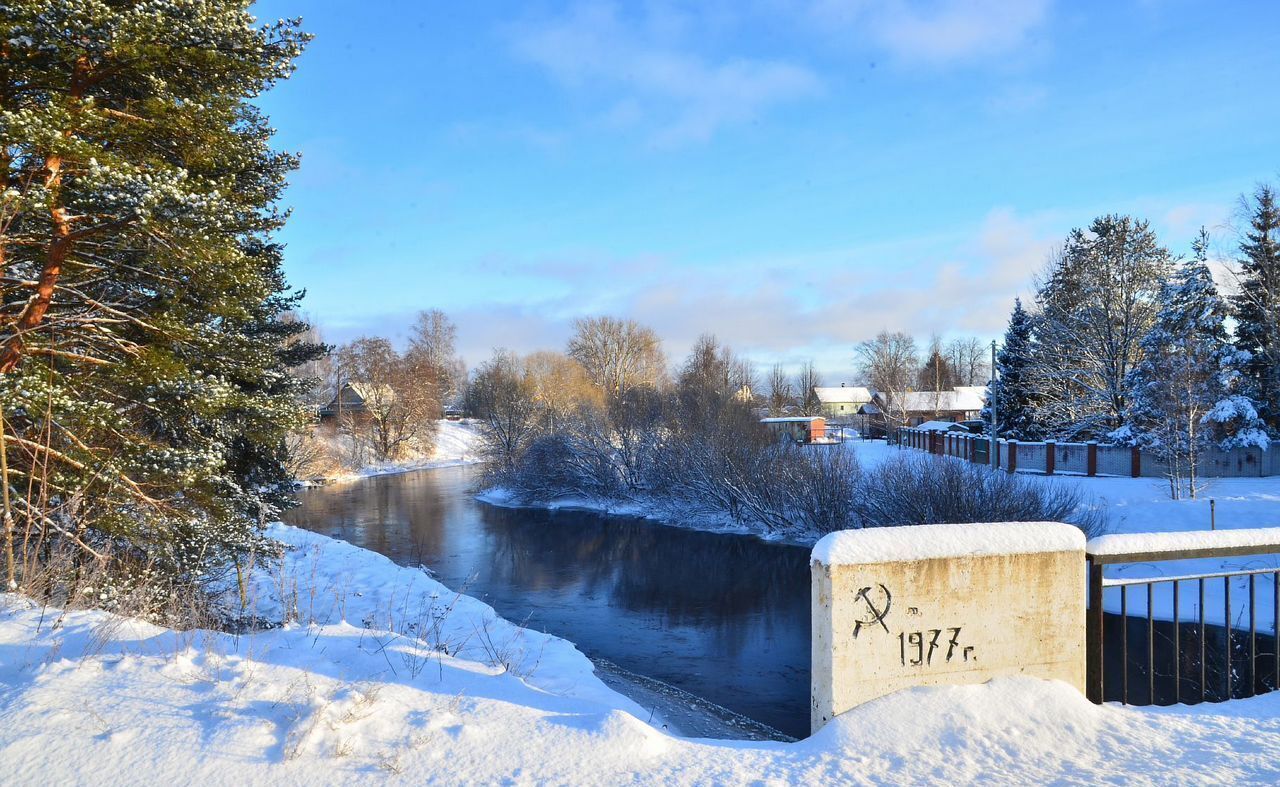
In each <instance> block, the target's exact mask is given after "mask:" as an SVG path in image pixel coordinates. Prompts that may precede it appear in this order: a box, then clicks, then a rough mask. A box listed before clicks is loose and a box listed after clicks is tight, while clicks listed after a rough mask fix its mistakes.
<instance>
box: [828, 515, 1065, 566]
mask: <svg viewBox="0 0 1280 787" xmlns="http://www.w3.org/2000/svg"><path fill="white" fill-rule="evenodd" d="M1084 544H1085V538H1084V533H1082V532H1081V531H1080V529H1079V528H1077V527H1074V526H1073V525H1064V524H1062V523H1060V522H1002V523H993V524H963V525H908V526H906V527H870V528H864V529H862V530H841V531H839V532H837V533H830V534H828V535H826V536H823V538H822V540H821V541H819V542H818V543H817V544H816V545H814V547H813V552H812V554H811V556H810V560H811V561H812V562H814V563H822V564H824V565H827V566H844V565H856V564H859V563H905V562H910V561H916V560H932V559H934V558H941V557H979V556H983V555H1016V554H1024V553H1038V552H1069V551H1075V550H1080V551H1083V550H1084Z"/></svg>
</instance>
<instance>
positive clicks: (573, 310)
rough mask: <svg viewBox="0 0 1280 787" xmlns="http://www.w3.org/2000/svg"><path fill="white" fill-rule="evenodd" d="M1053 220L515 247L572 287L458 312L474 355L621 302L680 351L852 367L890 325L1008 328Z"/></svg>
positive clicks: (1003, 216)
mask: <svg viewBox="0 0 1280 787" xmlns="http://www.w3.org/2000/svg"><path fill="white" fill-rule="evenodd" d="M1050 223H1051V222H1049V221H1047V220H1044V219H1043V217H1024V216H1020V215H1018V214H1016V213H1014V212H1013V211H1011V210H1007V209H997V210H993V211H991V212H990V213H988V214H987V216H986V217H985V218H984V220H983V221H982V223H981V224H980V225H979V226H977V227H975V228H973V229H972V230H971V231H969V232H968V233H966V234H962V235H959V236H956V237H950V238H938V239H935V240H934V241H933V242H932V243H931V244H929V245H930V247H932V248H935V249H948V250H950V251H946V252H942V253H938V252H935V253H933V254H929V253H924V252H922V251H921V249H920V247H919V246H918V245H917V240H916V239H914V238H913V239H904V240H903V241H901V242H900V243H880V244H876V245H874V246H866V247H861V248H855V249H846V250H834V251H828V252H824V253H822V254H820V255H816V256H815V257H814V258H812V259H810V258H803V259H801V258H787V259H767V258H766V259H760V260H754V259H753V260H732V261H729V262H726V263H724V264H721V265H715V266H703V267H690V266H686V265H681V264H680V262H678V261H675V260H672V259H670V258H663V257H660V256H639V257H629V258H609V257H607V256H604V255H589V254H580V255H577V256H575V257H574V258H571V259H564V258H557V259H554V260H533V261H518V260H516V261H511V262H510V264H509V265H508V266H507V267H508V268H509V269H510V271H511V272H512V274H513V275H515V274H518V275H519V276H520V277H532V278H534V279H537V280H539V281H541V282H542V283H543V285H544V286H545V285H547V284H550V285H551V286H550V287H546V289H547V290H549V291H555V292H563V293H564V294H562V295H554V296H548V297H543V298H539V299H533V298H529V297H525V298H514V297H513V298H511V299H509V300H507V301H505V302H497V303H490V304H482V305H476V306H471V307H467V308H462V309H450V310H449V312H450V315H451V316H452V317H453V318H454V320H455V321H456V322H457V324H458V328H459V330H458V338H459V342H460V350H461V351H462V353H463V355H464V356H465V357H466V359H467V361H468V362H469V363H471V364H476V363H478V362H480V361H482V360H483V359H484V358H486V357H488V355H489V353H490V352H491V351H492V349H493V348H495V347H505V348H507V349H511V350H514V351H516V352H521V353H524V352H531V351H533V350H538V349H547V348H560V347H563V346H564V344H565V342H566V341H567V339H568V337H569V334H570V331H571V325H572V322H573V320H574V319H575V318H576V317H580V316H586V315H590V314H612V315H618V316H624V317H630V318H634V319H636V320H639V321H640V322H643V323H645V324H647V325H650V326H652V327H653V328H654V329H655V330H656V331H658V333H659V335H660V336H661V337H662V338H663V340H664V348H665V350H666V352H667V354H668V356H669V358H670V359H671V360H672V361H673V362H677V361H679V360H680V358H682V357H683V356H684V355H685V354H686V353H687V352H688V351H689V348H690V347H691V345H692V344H693V342H694V340H695V339H696V338H697V337H698V335H699V334H702V333H714V334H716V335H717V336H718V337H720V339H721V340H723V341H725V342H726V343H728V344H729V345H731V346H733V347H734V348H735V349H737V350H739V351H741V352H744V353H746V354H747V355H748V356H749V357H752V358H753V359H755V360H757V361H758V362H759V363H761V364H762V365H763V364H768V363H773V362H775V361H790V362H795V361H799V360H803V359H807V358H813V359H815V360H817V361H818V362H819V364H820V366H821V367H823V368H824V369H825V370H826V371H827V372H828V374H829V375H830V376H832V377H833V378H835V377H837V376H838V375H844V374H846V373H847V372H848V371H849V370H850V369H851V366H852V356H853V346H854V345H855V344H856V343H857V342H859V341H862V340H864V339H867V338H870V337H871V336H874V335H875V334H876V333H877V332H878V331H880V330H882V329H889V330H895V331H906V332H908V333H911V334H913V335H915V336H917V337H918V338H920V339H921V340H923V339H924V338H926V337H927V336H929V334H931V333H935V332H937V333H941V334H943V335H978V336H986V337H995V336H997V335H999V334H1000V333H1001V332H1002V331H1003V330H1004V327H1005V324H1006V322H1007V320H1008V315H1009V311H1010V309H1011V308H1012V306H1013V299H1014V297H1015V296H1017V295H1022V296H1024V297H1025V296H1027V295H1029V294H1030V293H1031V291H1032V286H1031V281H1032V277H1033V276H1034V274H1035V273H1036V272H1037V271H1038V270H1039V269H1040V268H1041V266H1042V265H1043V264H1044V261H1045V255H1046V254H1047V252H1048V251H1049V249H1050V248H1051V247H1052V245H1053V243H1054V242H1055V241H1056V240H1057V238H1058V232H1057V231H1056V230H1054V229H1052V228H1050V226H1049V225H1050ZM877 261H878V262H879V263H880V264H875V263H876V262H877ZM744 271H750V272H751V273H750V275H744V273H743V272H744ZM797 272H801V273H797ZM561 285H563V286H561ZM411 319H412V315H410V314H404V315H398V316H396V315H388V316H385V317H383V318H381V319H380V320H378V321H376V323H370V324H368V325H367V327H362V328H360V329H359V330H364V331H365V332H370V331H372V332H375V333H376V332H381V333H384V334H385V335H391V336H395V335H397V334H398V333H399V332H400V331H401V330H402V327H401V326H404V325H408V324H409V322H411ZM356 331H357V328H356V326H349V327H347V328H346V329H345V330H344V331H341V332H340V333H341V334H342V335H332V336H328V338H329V339H330V340H331V341H341V340H344V339H348V338H350V336H348V335H345V334H347V333H354V332H356Z"/></svg>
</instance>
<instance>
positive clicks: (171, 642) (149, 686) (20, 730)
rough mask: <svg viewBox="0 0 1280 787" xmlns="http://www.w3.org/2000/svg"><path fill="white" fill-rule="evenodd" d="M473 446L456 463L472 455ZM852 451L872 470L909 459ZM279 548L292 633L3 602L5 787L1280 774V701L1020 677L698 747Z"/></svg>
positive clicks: (1141, 506)
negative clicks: (1137, 700) (239, 631)
mask: <svg viewBox="0 0 1280 787" xmlns="http://www.w3.org/2000/svg"><path fill="white" fill-rule="evenodd" d="M449 427H450V428H452V427H454V425H452V424H451V425H449ZM459 428H461V427H459ZM442 434H445V432H443V431H442ZM453 436H454V437H457V438H458V439H457V442H456V443H455V444H454V447H453V448H450V449H446V450H447V451H449V452H450V453H449V457H448V458H446V457H438V459H439V460H440V461H449V459H454V460H457V461H462V460H465V458H466V457H467V456H468V453H469V451H470V446H471V443H470V442H469V440H470V438H469V436H467V435H462V434H457V435H453ZM851 448H852V450H857V451H858V452H859V458H860V459H861V460H862V461H863V464H864V465H868V464H874V463H876V462H878V461H882V460H883V459H884V458H885V457H887V456H889V455H891V454H892V452H894V451H897V450H898V449H896V448H892V447H889V446H885V445H884V444H883V443H861V444H851ZM1049 482H1050V483H1068V484H1080V485H1086V486H1087V489H1086V491H1087V492H1088V493H1089V494H1091V495H1093V496H1096V497H1098V498H1099V499H1100V500H1102V501H1105V504H1106V505H1107V506H1108V507H1109V508H1110V509H1111V510H1112V512H1113V530H1116V531H1120V532H1142V531H1145V530H1180V531H1192V530H1203V529H1206V528H1207V527H1208V503H1207V500H1206V501H1170V500H1168V498H1167V496H1166V494H1165V492H1164V488H1163V486H1162V485H1161V484H1159V483H1157V482H1154V481H1151V480H1147V479H1139V480H1134V479H1085V478H1057V479H1052V480H1050V481H1049ZM1209 494H1210V495H1211V496H1212V497H1213V498H1214V499H1215V500H1216V501H1217V521H1218V526H1219V527H1222V528H1245V527H1258V526H1262V525H1268V524H1275V525H1280V480H1277V479H1255V480H1248V479H1232V480H1224V481H1221V482H1217V483H1216V484H1215V486H1214V487H1213V489H1212V490H1211V491H1210V493H1209ZM272 535H273V536H274V537H275V538H277V539H279V540H281V541H283V542H285V543H286V544H289V545H291V547H292V549H291V550H290V551H289V552H288V554H287V557H286V558H285V560H284V561H282V563H281V566H280V567H279V568H276V569H272V570H270V571H259V572H258V573H257V574H256V575H255V577H254V581H253V583H252V585H251V592H250V594H249V596H250V606H251V609H250V610H249V611H250V612H253V613H255V614H257V615H259V616H262V617H265V618H273V619H281V618H291V619H293V622H291V623H289V624H288V625H285V626H284V627H282V628H278V629H274V630H269V631H264V632H259V633H254V634H245V635H238V636H237V635H231V634H223V633H217V632H209V631H196V632H177V631H171V630H168V629H164V628H160V627H157V626H153V625H150V624H147V623H143V622H140V621H137V620H131V619H126V618H121V617H116V616H113V615H110V614H108V613H104V612H95V611H72V612H63V611H60V610H57V609H53V608H42V607H39V606H37V605H36V604H35V603H34V602H32V601H31V600H29V599H25V598H22V597H18V596H15V595H12V594H5V595H0V763H3V772H4V781H5V783H11V784H37V783H38V784H45V783H94V784H112V783H118V784H123V783H136V782H137V781H139V780H142V779H145V780H146V781H163V780H171V781H175V782H178V783H245V782H250V783H266V782H271V783H304V782H305V783H308V784H317V783H318V784H330V783H347V782H351V781H372V780H375V779H376V780H403V781H408V780H413V781H425V782H435V783H492V782H499V781H501V782H509V783H546V782H551V783H573V784H596V783H601V784H603V783H607V784H615V783H620V782H623V783H625V782H631V783H645V784H650V783H658V782H663V783H698V784H705V783H740V782H751V783H800V782H803V783H818V782H824V781H836V782H867V783H885V782H894V783H915V782H926V781H928V782H937V781H943V780H946V781H965V782H977V781H983V782H996V783H1043V782H1061V783H1097V782H1101V781H1115V780H1118V779H1122V780H1125V781H1128V782H1137V783H1143V782H1146V783H1157V782H1158V783H1168V782H1196V783H1241V782H1259V783H1275V782H1277V781H1280V693H1277V694H1275V695H1267V696H1263V697H1258V698H1254V699H1249V700H1237V701H1233V702H1231V703H1228V704H1225V705H1202V706H1197V707H1176V708H1166V709H1155V708H1151V709H1133V708H1124V707H1118V706H1114V705H1109V706H1101V707H1100V706H1094V705H1092V704H1090V703H1088V702H1087V701H1086V700H1085V699H1084V698H1083V697H1081V696H1080V695H1079V694H1078V693H1077V692H1076V691H1075V690H1074V689H1072V688H1070V687H1069V686H1066V685H1064V684H1058V683H1052V682H1043V681H1035V680H1030V679H1007V680H998V681H994V682H992V683H989V684H986V685H982V686H963V687H948V688H932V689H917V690H912V691H907V692H901V693H898V694H895V695H892V696H889V697H885V698H882V699H880V700H878V701H876V702H873V703H870V704H868V705H866V706H863V707H861V708H858V709H856V710H854V711H851V712H849V713H847V714H845V715H843V716H841V717H840V718H838V719H837V720H835V721H834V722H832V723H831V724H829V725H828V726H827V727H826V728H824V729H823V730H822V731H820V732H819V733H818V734H817V735H815V736H813V737H811V738H808V739H806V740H803V741H799V742H796V743H775V742H748V741H714V740H707V739H690V738H685V737H682V736H681V735H680V734H679V731H678V730H676V729H675V728H674V727H672V726H671V725H670V724H668V723H667V722H666V721H665V720H664V719H662V718H660V717H657V716H655V714H654V713H653V712H652V710H650V709H649V708H647V707H643V706H642V705H640V704H638V703H637V702H635V701H633V700H631V699H628V698H627V697H624V696H622V695H620V694H618V693H616V692H615V691H613V690H611V689H610V688H608V686H606V685H605V683H604V682H602V680H601V679H600V677H599V676H597V674H596V673H595V671H594V669H593V666H592V664H591V662H590V661H589V660H588V659H587V658H586V657H584V656H583V655H582V654H581V653H580V652H579V651H578V650H577V649H576V648H575V647H574V646H573V645H572V644H571V643H569V642H566V641H565V640H562V639H558V638H556V637H552V636H548V635H545V634H541V633H538V632H534V631H529V630H525V629H522V628H520V627H518V626H516V625H513V624H512V623H509V622H507V621H505V620H502V619H501V618H499V617H497V616H496V614H495V613H494V612H493V610H492V609H491V608H490V607H488V606H487V605H485V604H484V603H482V602H480V601H478V600H475V599H472V598H469V597H467V596H464V595H459V594H458V593H456V592H454V591H453V590H450V589H448V588H445V587H444V586H443V585H441V584H439V583H438V582H436V581H435V580H433V579H431V578H430V576H428V574H427V573H425V572H424V571H422V570H418V569H412V568H404V567H400V566H396V565H395V564H393V563H392V562H391V561H390V560H388V559H387V558H385V557H382V556H381V555H378V554H375V553H372V552H368V551H365V550H362V549H359V548H357V547H354V546H351V545H349V544H346V543H344V542H341V541H337V540H334V539H330V538H327V537H325V536H322V535H319V534H314V533H310V532H307V531H303V530H299V529H296V528H291V527H288V526H285V525H276V526H273V530H272ZM1224 562H1231V561H1224ZM1129 570H1130V571H1142V570H1146V571H1162V570H1165V568H1164V567H1162V566H1160V565H1153V566H1147V567H1132V568H1130V569H1129ZM228 603H235V602H234V599H232V600H230V601H228Z"/></svg>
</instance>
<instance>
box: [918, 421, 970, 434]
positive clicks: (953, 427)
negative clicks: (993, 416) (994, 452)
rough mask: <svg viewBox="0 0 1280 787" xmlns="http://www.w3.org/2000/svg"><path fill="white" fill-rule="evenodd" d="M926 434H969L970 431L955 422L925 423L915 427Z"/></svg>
mask: <svg viewBox="0 0 1280 787" xmlns="http://www.w3.org/2000/svg"><path fill="white" fill-rule="evenodd" d="M913 428H915V429H920V430H922V431H925V432H968V431H969V430H968V429H966V428H965V427H963V426H961V425H960V424H958V423H956V422H955V421H925V422H924V423H922V424H919V425H918V426H915V427H913Z"/></svg>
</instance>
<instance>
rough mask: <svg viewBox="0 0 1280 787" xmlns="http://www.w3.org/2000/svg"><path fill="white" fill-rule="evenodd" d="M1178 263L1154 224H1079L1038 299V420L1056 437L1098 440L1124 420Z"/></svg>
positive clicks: (1111, 219) (1118, 219)
mask: <svg viewBox="0 0 1280 787" xmlns="http://www.w3.org/2000/svg"><path fill="white" fill-rule="evenodd" d="M1171 266H1172V260H1171V258H1170V256H1169V252H1168V251H1167V250H1166V249H1164V248H1163V247H1162V246H1161V245H1160V244H1159V242H1158V240H1157V239H1156V236H1155V233H1154V232H1153V231H1152V230H1151V227H1150V225H1149V224H1148V223H1147V222H1145V221H1141V220H1138V219H1134V218H1132V217H1130V216H1114V215H1113V216H1102V217H1099V218H1097V219H1094V221H1093V222H1092V223H1091V224H1090V225H1089V228H1088V229H1087V230H1081V229H1076V230H1073V231H1072V232H1071V234H1070V235H1069V236H1068V237H1067V240H1066V243H1065V244H1064V245H1063V248H1062V250H1061V252H1060V253H1059V254H1058V255H1057V256H1056V257H1055V258H1054V259H1053V260H1051V262H1050V265H1049V269H1048V271H1047V274H1046V276H1045V277H1044V280H1043V281H1042V282H1041V286H1040V289H1039V292H1038V293H1037V296H1036V301H1037V306H1038V307H1039V314H1038V318H1039V322H1038V326H1037V331H1036V345H1035V350H1036V352H1035V359H1036V363H1035V367H1036V371H1035V374H1036V378H1037V379H1038V380H1039V381H1040V383H1039V384H1040V388H1041V391H1040V393H1041V398H1040V401H1039V403H1038V413H1037V419H1038V420H1039V421H1040V422H1041V423H1043V424H1044V425H1045V428H1046V430H1047V432H1048V434H1049V435H1050V436H1054V437H1059V438H1066V439H1080V438H1082V437H1096V436H1099V435H1104V434H1106V433H1108V432H1110V431H1112V430H1114V429H1117V428H1119V427H1120V426H1121V425H1122V424H1123V423H1124V412H1125V405H1126V403H1125V396H1126V390H1127V389H1126V385H1125V378H1126V375H1128V373H1129V371H1130V370H1131V369H1132V368H1133V367H1134V366H1135V365H1136V364H1137V363H1138V362H1139V361H1140V360H1141V359H1142V348H1141V344H1140V343H1141V340H1142V337H1143V336H1144V335H1146V333H1147V331H1148V330H1149V329H1150V328H1151V325H1152V322H1153V321H1154V319H1155V315H1156V311H1157V310H1158V308H1159V306H1158V300H1159V298H1158V296H1159V293H1160V286H1161V283H1162V282H1163V281H1164V280H1165V279H1166V277H1167V276H1168V275H1169V272H1170V268H1171Z"/></svg>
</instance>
